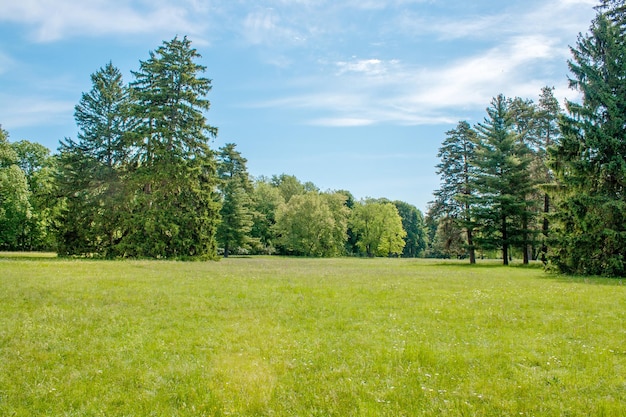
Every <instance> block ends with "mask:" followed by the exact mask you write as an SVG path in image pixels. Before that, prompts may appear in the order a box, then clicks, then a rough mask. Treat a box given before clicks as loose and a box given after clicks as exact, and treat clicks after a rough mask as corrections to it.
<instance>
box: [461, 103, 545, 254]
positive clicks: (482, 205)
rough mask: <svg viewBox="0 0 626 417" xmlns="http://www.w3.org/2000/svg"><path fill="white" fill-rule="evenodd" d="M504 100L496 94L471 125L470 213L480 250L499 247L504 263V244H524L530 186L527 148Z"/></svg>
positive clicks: (526, 241) (527, 230) (508, 249)
mask: <svg viewBox="0 0 626 417" xmlns="http://www.w3.org/2000/svg"><path fill="white" fill-rule="evenodd" d="M509 105H510V102H509V101H508V100H507V99H506V98H505V97H504V96H503V95H499V96H498V97H496V98H494V99H493V101H492V103H491V106H490V107H489V108H487V117H486V118H485V121H484V122H483V123H480V124H478V125H477V126H476V130H477V133H478V139H479V142H478V143H479V145H478V148H477V150H476V168H477V169H476V173H475V184H476V189H477V195H478V197H477V199H476V200H475V204H473V216H474V218H475V219H476V220H477V222H478V229H479V231H480V235H479V236H478V237H477V239H476V240H477V242H478V243H479V244H480V245H481V246H482V247H483V248H485V249H496V248H498V249H501V250H502V259H503V263H504V264H508V262H509V256H510V248H511V247H512V246H515V245H518V246H521V247H522V248H524V250H525V248H526V246H527V244H528V238H527V236H528V234H529V233H530V231H529V224H530V221H529V217H530V216H531V213H532V212H531V211H530V210H529V206H530V205H531V204H532V200H530V199H529V195H530V194H531V192H532V191H533V189H534V184H533V181H532V179H531V177H530V171H529V169H528V168H529V165H530V162H531V157H530V149H529V147H528V145H527V144H526V143H524V141H521V140H520V137H519V134H516V133H515V132H514V130H513V126H514V120H513V117H512V116H513V114H514V113H512V112H511V111H510V108H509Z"/></svg>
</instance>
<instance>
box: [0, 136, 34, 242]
mask: <svg viewBox="0 0 626 417" xmlns="http://www.w3.org/2000/svg"><path fill="white" fill-rule="evenodd" d="M29 197H30V190H29V188H28V181H27V178H26V175H25V174H24V171H23V170H22V169H21V168H20V167H19V166H18V155H17V153H16V152H15V150H14V149H13V148H12V147H11V144H10V143H9V134H8V133H7V132H6V131H5V130H3V129H2V128H1V127H0V250H24V249H25V242H24V239H25V237H26V236H25V235H26V234H27V233H28V231H27V230H24V226H25V225H26V224H27V223H28V222H29V220H30V217H31V216H32V207H31V205H30V202H29Z"/></svg>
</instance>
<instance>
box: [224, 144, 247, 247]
mask: <svg viewBox="0 0 626 417" xmlns="http://www.w3.org/2000/svg"><path fill="white" fill-rule="evenodd" d="M235 146H236V145H235V144H234V143H227V144H226V145H224V147H222V148H220V149H219V154H218V164H217V174H218V177H219V179H220V185H219V189H220V194H221V198H222V208H221V210H220V217H221V221H220V224H219V226H218V228H217V238H218V243H219V244H221V246H222V248H223V249H224V257H225V258H226V257H228V255H229V253H230V251H231V249H235V248H238V247H246V246H248V245H249V244H250V243H251V242H252V238H251V236H250V231H251V230H252V224H253V222H252V209H251V205H252V200H251V198H250V193H251V191H252V184H251V182H250V178H249V176H248V171H247V169H246V162H247V161H246V159H245V158H244V157H242V156H241V153H239V152H238V151H237V150H236V149H235Z"/></svg>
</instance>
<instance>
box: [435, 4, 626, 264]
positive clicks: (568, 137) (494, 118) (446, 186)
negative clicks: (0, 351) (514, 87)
mask: <svg viewBox="0 0 626 417" xmlns="http://www.w3.org/2000/svg"><path fill="white" fill-rule="evenodd" d="M596 10H597V15H596V18H595V19H594V20H593V22H592V23H591V26H590V29H589V31H588V33H586V34H581V35H579V37H578V41H577V42H576V45H575V46H574V47H571V48H570V49H571V53H572V58H571V60H569V61H568V64H569V68H570V72H571V76H570V78H569V84H570V87H571V88H572V89H573V90H575V91H577V92H578V93H579V94H580V97H581V100H580V101H567V102H566V103H565V109H561V108H560V106H559V103H558V101H557V100H556V99H555V98H554V95H553V89H552V88H548V87H545V88H543V90H542V91H541V94H540V97H539V101H538V103H534V102H533V101H532V100H527V99H522V98H519V97H516V98H513V99H510V98H506V97H504V96H503V95H498V96H497V97H495V98H494V99H493V100H492V102H491V104H490V105H489V107H488V108H487V115H486V116H485V118H484V120H483V122H481V123H477V124H476V125H474V126H470V124H469V123H468V122H466V121H461V122H459V124H458V125H457V126H456V128H455V129H452V130H450V131H448V132H447V133H446V139H445V140H444V142H443V144H442V146H441V148H440V149H439V154H438V156H439V158H440V160H441V162H440V163H439V164H438V165H437V173H438V174H439V175H440V177H441V182H442V185H441V187H440V189H439V190H437V191H436V192H435V193H434V196H435V199H434V201H433V202H432V203H431V204H430V207H429V210H428V213H427V219H426V223H427V225H428V229H429V236H430V238H431V239H430V240H431V245H432V246H433V250H435V251H439V252H440V253H442V254H444V255H447V256H458V257H467V258H469V261H470V262H471V263H474V262H475V261H476V256H477V252H478V253H480V254H481V255H484V254H488V253H493V251H499V252H500V256H501V258H502V259H503V263H504V264H507V263H508V261H509V259H510V258H511V256H512V251H516V253H517V254H519V255H520V256H521V257H522V258H523V260H524V263H528V262H529V260H530V259H541V260H542V261H544V262H545V263H546V264H548V265H549V267H550V268H553V269H555V270H557V271H559V272H564V273H573V274H592V275H608V276H625V275H626V263H625V256H626V202H625V197H626V195H625V191H626V190H625V186H626V84H625V83H624V80H626V42H625V40H626V36H625V34H626V32H625V30H626V2H624V1H623V0H603V1H601V3H600V4H599V5H598V6H597V7H596Z"/></svg>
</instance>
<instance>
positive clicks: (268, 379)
mask: <svg viewBox="0 0 626 417" xmlns="http://www.w3.org/2000/svg"><path fill="white" fill-rule="evenodd" d="M623 284H624V282H623V281H621V280H611V279H602V278H593V279H585V278H566V277H559V276H554V275H549V274H546V273H544V272H543V271H542V269H541V268H538V267H525V268H524V267H520V266H514V267H508V268H505V267H501V266H498V265H496V264H493V263H482V264H479V265H478V266H470V265H465V264H464V263H459V262H440V261H426V260H403V259H295V258H291V259H289V258H278V257H276V258H274V257H259V258H256V257H253V258H229V259H223V260H221V261H220V262H189V263H182V262H165V261H90V260H63V259H57V258H54V257H50V256H49V255H44V256H41V257H39V256H25V255H18V256H7V255H6V254H0V415H2V416H228V415H232V416H590V415H593V416H623V415H626V327H625V325H624V323H625V319H626V286H624V285H623Z"/></svg>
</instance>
